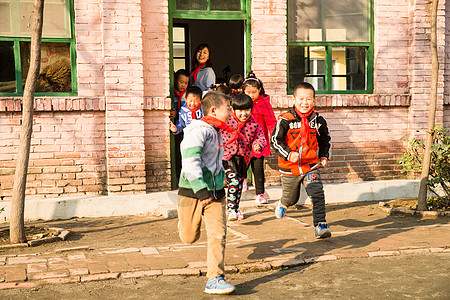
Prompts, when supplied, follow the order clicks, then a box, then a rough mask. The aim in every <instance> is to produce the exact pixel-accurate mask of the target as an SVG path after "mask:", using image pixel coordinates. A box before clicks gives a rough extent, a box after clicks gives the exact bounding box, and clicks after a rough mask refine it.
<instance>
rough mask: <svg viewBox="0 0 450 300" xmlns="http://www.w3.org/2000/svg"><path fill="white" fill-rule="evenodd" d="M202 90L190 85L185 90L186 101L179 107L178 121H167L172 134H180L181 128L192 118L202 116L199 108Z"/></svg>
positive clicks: (195, 118)
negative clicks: (174, 122)
mask: <svg viewBox="0 0 450 300" xmlns="http://www.w3.org/2000/svg"><path fill="white" fill-rule="evenodd" d="M201 99H202V90H201V89H200V88H199V87H196V86H191V87H189V88H188V89H187V91H186V103H185V104H184V105H183V106H182V107H181V109H180V114H179V117H178V122H177V123H176V124H173V123H172V122H169V126H170V127H169V129H170V131H172V132H173V134H175V135H176V134H180V133H181V132H183V129H184V128H185V127H186V126H188V125H189V124H191V122H192V120H199V119H201V118H202V117H203V112H202V108H201V104H202V100H201Z"/></svg>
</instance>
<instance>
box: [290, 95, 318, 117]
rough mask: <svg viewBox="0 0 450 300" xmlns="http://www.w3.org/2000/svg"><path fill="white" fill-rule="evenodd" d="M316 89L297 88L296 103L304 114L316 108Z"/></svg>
mask: <svg viewBox="0 0 450 300" xmlns="http://www.w3.org/2000/svg"><path fill="white" fill-rule="evenodd" d="M315 101H316V99H315V98H314V91H313V90H310V89H297V90H296V91H295V93H294V105H295V108H297V110H298V111H300V112H301V113H302V114H306V113H307V112H309V111H310V110H311V109H313V108H314V102H315Z"/></svg>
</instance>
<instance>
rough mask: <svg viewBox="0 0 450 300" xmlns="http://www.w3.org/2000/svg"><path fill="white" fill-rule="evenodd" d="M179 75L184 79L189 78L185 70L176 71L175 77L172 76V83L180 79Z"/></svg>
mask: <svg viewBox="0 0 450 300" xmlns="http://www.w3.org/2000/svg"><path fill="white" fill-rule="evenodd" d="M180 75H184V76H186V77H189V75H190V74H189V73H188V71H186V70H185V69H178V71H176V72H175V75H174V76H173V79H174V81H177V80H178V77H180Z"/></svg>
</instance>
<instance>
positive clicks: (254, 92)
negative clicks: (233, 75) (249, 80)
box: [244, 85, 261, 101]
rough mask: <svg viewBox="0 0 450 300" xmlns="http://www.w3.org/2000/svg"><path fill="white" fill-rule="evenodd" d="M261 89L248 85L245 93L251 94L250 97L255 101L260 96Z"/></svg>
mask: <svg viewBox="0 0 450 300" xmlns="http://www.w3.org/2000/svg"><path fill="white" fill-rule="evenodd" d="M260 91H261V89H258V88H257V87H254V86H251V85H247V86H246V87H245V91H244V93H245V94H246V95H247V96H250V98H252V100H253V101H256V100H257V99H258V97H259V92H260Z"/></svg>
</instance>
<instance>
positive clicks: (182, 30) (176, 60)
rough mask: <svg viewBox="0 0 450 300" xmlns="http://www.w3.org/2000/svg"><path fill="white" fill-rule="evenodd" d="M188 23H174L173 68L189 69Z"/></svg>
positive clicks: (175, 69)
mask: <svg viewBox="0 0 450 300" xmlns="http://www.w3.org/2000/svg"><path fill="white" fill-rule="evenodd" d="M189 68H190V67H189V45H188V25H187V24H174V25H173V70H174V71H175V72H176V71H177V70H179V69H185V70H189Z"/></svg>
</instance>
